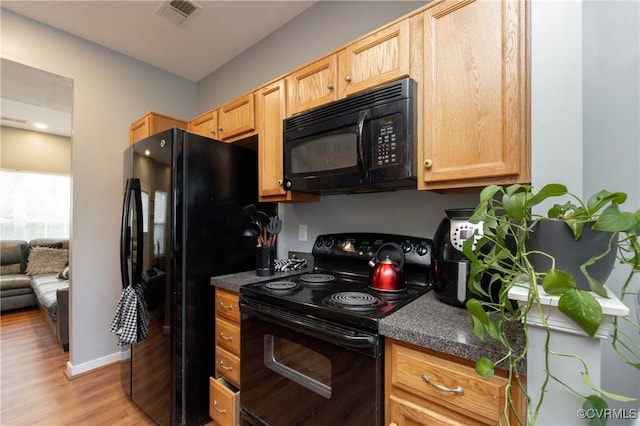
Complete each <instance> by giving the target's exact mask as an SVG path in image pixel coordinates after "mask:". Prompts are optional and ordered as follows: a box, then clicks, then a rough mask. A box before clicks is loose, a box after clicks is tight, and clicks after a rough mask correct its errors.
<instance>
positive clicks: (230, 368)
mask: <svg viewBox="0 0 640 426" xmlns="http://www.w3.org/2000/svg"><path fill="white" fill-rule="evenodd" d="M216 371H217V372H218V374H219V375H221V376H223V377H224V378H226V379H227V380H229V381H230V382H231V383H233V384H234V385H236V386H237V387H240V358H239V357H238V356H236V355H234V354H232V353H231V352H229V351H226V350H224V349H223V348H221V347H220V346H216Z"/></svg>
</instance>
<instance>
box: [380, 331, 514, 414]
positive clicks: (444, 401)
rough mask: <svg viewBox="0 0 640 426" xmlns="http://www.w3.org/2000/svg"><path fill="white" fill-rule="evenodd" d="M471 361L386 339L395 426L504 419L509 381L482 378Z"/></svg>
mask: <svg viewBox="0 0 640 426" xmlns="http://www.w3.org/2000/svg"><path fill="white" fill-rule="evenodd" d="M470 364H471V363H469V362H465V361H463V360H457V359H455V358H453V357H450V356H445V355H442V354H438V353H437V352H434V351H429V350H426V349H423V348H420V347H417V346H414V345H410V344H406V343H403V342H398V341H395V340H392V339H387V341H386V343H385V413H386V414H385V417H386V424H387V425H389V426H409V425H412V426H414V425H425V426H426V425H429V426H433V425H436V426H437V425H460V426H471V425H493V424H497V423H500V420H501V419H502V418H503V416H504V414H503V410H504V407H505V389H506V387H507V383H508V380H507V379H506V378H505V377H499V376H494V377H491V378H488V379H486V378H483V377H481V376H479V375H478V374H477V373H476V372H475V369H474V368H473V367H472V366H471V365H470Z"/></svg>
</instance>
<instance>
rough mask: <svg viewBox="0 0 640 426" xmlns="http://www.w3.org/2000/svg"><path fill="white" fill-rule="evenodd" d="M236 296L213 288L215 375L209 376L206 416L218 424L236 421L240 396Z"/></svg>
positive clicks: (238, 308)
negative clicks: (207, 410) (207, 412)
mask: <svg viewBox="0 0 640 426" xmlns="http://www.w3.org/2000/svg"><path fill="white" fill-rule="evenodd" d="M239 300H240V295H239V294H238V293H236V292H233V291H229V290H225V289H222V288H216V291H215V302H216V305H215V324H216V327H215V333H216V335H215V342H216V348H215V352H216V353H215V356H216V378H215V379H214V378H210V389H209V415H210V416H211V418H213V419H214V420H215V421H216V422H217V423H218V424H219V425H236V424H238V413H239V409H240V407H239V397H240V391H239V389H240V306H239Z"/></svg>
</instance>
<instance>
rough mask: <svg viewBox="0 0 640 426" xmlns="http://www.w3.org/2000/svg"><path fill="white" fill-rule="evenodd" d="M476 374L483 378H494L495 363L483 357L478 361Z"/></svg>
mask: <svg viewBox="0 0 640 426" xmlns="http://www.w3.org/2000/svg"><path fill="white" fill-rule="evenodd" d="M476 373H478V374H479V375H481V376H482V377H485V378H489V377H493V373H494V371H493V361H491V360H490V359H489V358H485V357H482V358H480V359H478V361H476Z"/></svg>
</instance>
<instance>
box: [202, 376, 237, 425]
mask: <svg viewBox="0 0 640 426" xmlns="http://www.w3.org/2000/svg"><path fill="white" fill-rule="evenodd" d="M239 409H240V392H239V391H234V390H232V389H231V387H230V386H229V385H228V383H227V382H226V381H225V380H224V379H214V378H213V377H209V416H211V418H212V419H213V421H215V422H216V424H218V425H220V426H236V425H237V424H239V422H240V419H239V411H240V410H239Z"/></svg>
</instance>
